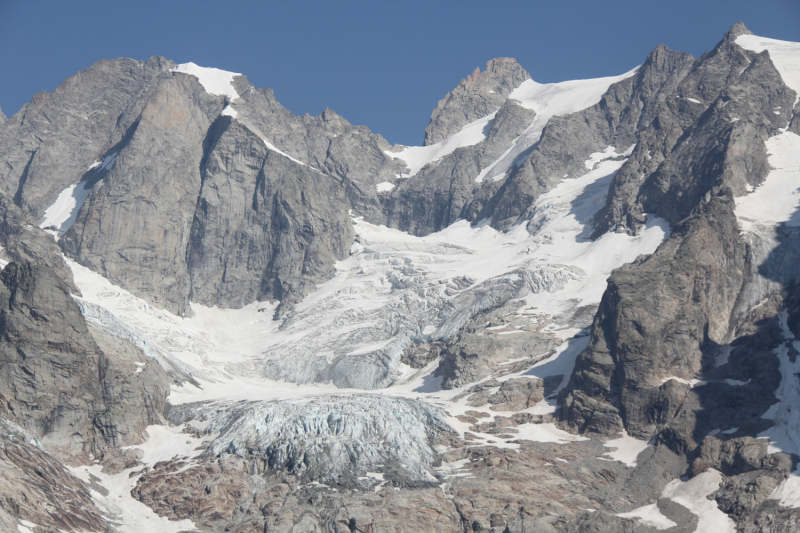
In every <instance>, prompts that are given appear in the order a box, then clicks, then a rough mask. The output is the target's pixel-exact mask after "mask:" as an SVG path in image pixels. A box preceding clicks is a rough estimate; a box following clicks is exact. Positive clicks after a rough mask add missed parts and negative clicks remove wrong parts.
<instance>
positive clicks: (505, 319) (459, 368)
mask: <svg viewBox="0 0 800 533" xmlns="http://www.w3.org/2000/svg"><path fill="white" fill-rule="evenodd" d="M515 304H516V305H515ZM518 306H519V302H510V303H509V304H506V305H504V306H501V307H498V308H495V309H491V310H490V311H487V312H484V313H478V314H476V315H475V316H474V317H472V318H471V319H470V321H469V322H468V323H467V324H465V325H464V326H463V327H461V328H460V329H459V331H458V333H457V334H456V335H454V336H453V338H451V339H449V340H448V341H447V342H446V343H443V346H442V348H441V350H440V352H439V353H440V356H441V362H440V363H439V368H438V370H437V371H438V372H439V373H441V375H442V388H443V389H454V388H458V387H462V386H464V385H467V384H469V383H474V382H476V381H480V380H482V379H484V378H486V377H489V376H492V375H502V374H503V373H504V372H508V373H511V372H515V371H518V370H517V367H525V368H527V367H530V366H531V365H532V364H533V363H534V362H535V361H536V360H538V359H541V358H542V357H543V356H545V355H546V354H550V353H552V352H553V350H555V348H556V347H557V346H559V345H560V344H561V340H560V339H558V338H557V337H556V336H555V335H554V334H552V333H547V332H544V331H542V329H544V328H545V327H546V326H547V324H548V322H545V321H544V320H542V321H541V322H536V323H532V322H531V321H530V319H529V318H528V317H524V316H517V315H515V313H514V311H516V310H517V309H518ZM509 362H510V364H509ZM517 363H518V364H517Z"/></svg>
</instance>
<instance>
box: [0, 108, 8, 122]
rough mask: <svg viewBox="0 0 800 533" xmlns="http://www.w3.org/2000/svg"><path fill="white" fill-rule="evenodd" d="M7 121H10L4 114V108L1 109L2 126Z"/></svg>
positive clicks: (0, 119)
mask: <svg viewBox="0 0 800 533" xmlns="http://www.w3.org/2000/svg"><path fill="white" fill-rule="evenodd" d="M6 120H8V119H7V118H6V115H5V114H4V113H3V108H2V107H0V124H2V123H3V122H5V121H6Z"/></svg>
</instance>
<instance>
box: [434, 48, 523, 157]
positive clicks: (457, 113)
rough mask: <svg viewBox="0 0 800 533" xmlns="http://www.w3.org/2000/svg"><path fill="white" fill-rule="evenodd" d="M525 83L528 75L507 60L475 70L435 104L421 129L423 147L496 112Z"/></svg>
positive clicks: (515, 61) (498, 60)
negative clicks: (422, 130) (425, 126)
mask: <svg viewBox="0 0 800 533" xmlns="http://www.w3.org/2000/svg"><path fill="white" fill-rule="evenodd" d="M528 79H530V74H528V72H527V71H525V69H524V68H522V66H521V65H520V64H519V63H517V60H516V59H514V58H511V57H498V58H495V59H492V60H490V61H489V62H488V63H486V70H484V71H483V72H481V71H480V68H477V67H476V68H475V70H474V71H473V73H472V74H470V75H469V76H467V77H466V78H464V79H462V80H461V82H460V83H459V84H458V87H456V88H455V89H453V91H452V92H450V93H448V94H447V95H446V96H445V97H444V98H443V99H441V100H440V101H439V103H438V105H437V106H436V109H434V110H433V113H432V114H431V121H430V124H428V127H427V128H425V142H424V143H423V144H424V145H425V146H430V145H432V144H436V143H437V142H440V141H442V140H444V139H446V138H447V137H449V136H451V135H453V134H454V133H456V132H457V131H458V130H460V129H461V128H463V127H464V126H465V125H467V124H469V123H470V122H473V121H475V120H477V119H479V118H482V117H485V116H486V115H489V114H491V113H493V112H495V111H497V109H499V108H500V106H502V105H503V103H504V102H505V100H506V98H508V95H509V94H511V91H513V90H514V89H516V88H517V87H519V85H520V84H521V83H522V82H523V81H525V80H528Z"/></svg>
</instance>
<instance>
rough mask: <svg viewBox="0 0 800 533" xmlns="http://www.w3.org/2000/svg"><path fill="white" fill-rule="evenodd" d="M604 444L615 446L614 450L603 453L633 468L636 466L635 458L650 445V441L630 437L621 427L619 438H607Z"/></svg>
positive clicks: (610, 446)
mask: <svg viewBox="0 0 800 533" xmlns="http://www.w3.org/2000/svg"><path fill="white" fill-rule="evenodd" d="M604 446H605V447H606V448H616V449H615V450H612V451H610V452H606V453H605V454H604V455H607V456H609V457H611V458H612V459H613V460H615V461H619V462H620V463H625V464H626V465H628V466H630V467H631V468H633V467H635V466H636V458H637V457H639V454H640V453H642V452H643V451H644V450H645V449H647V447H648V446H650V443H648V442H647V441H645V440H639V439H635V438H633V437H631V436H630V435H628V432H627V431H625V430H624V429H623V430H622V436H621V437H620V438H618V439H612V440H607V441H606V442H605V444H604Z"/></svg>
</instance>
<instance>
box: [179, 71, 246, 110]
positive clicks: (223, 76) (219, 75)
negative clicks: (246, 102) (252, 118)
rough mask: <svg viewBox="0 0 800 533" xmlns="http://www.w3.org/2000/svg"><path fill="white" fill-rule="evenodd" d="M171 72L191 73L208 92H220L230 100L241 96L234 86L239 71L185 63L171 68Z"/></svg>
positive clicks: (219, 93)
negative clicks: (234, 79)
mask: <svg viewBox="0 0 800 533" xmlns="http://www.w3.org/2000/svg"><path fill="white" fill-rule="evenodd" d="M170 72H180V73H182V74H189V75H191V76H194V77H196V78H197V81H199V82H200V85H202V86H203V89H205V90H206V92H207V93H208V94H218V95H222V96H225V97H226V98H227V99H228V101H229V102H233V101H234V100H236V99H237V98H239V93H237V92H236V89H234V88H233V78H235V77H236V76H241V74H239V73H238V72H228V71H225V70H220V69H218V68H207V67H201V66H199V65H195V64H194V63H183V64H180V65H178V66H177V67H175V68H173V69H170Z"/></svg>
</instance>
